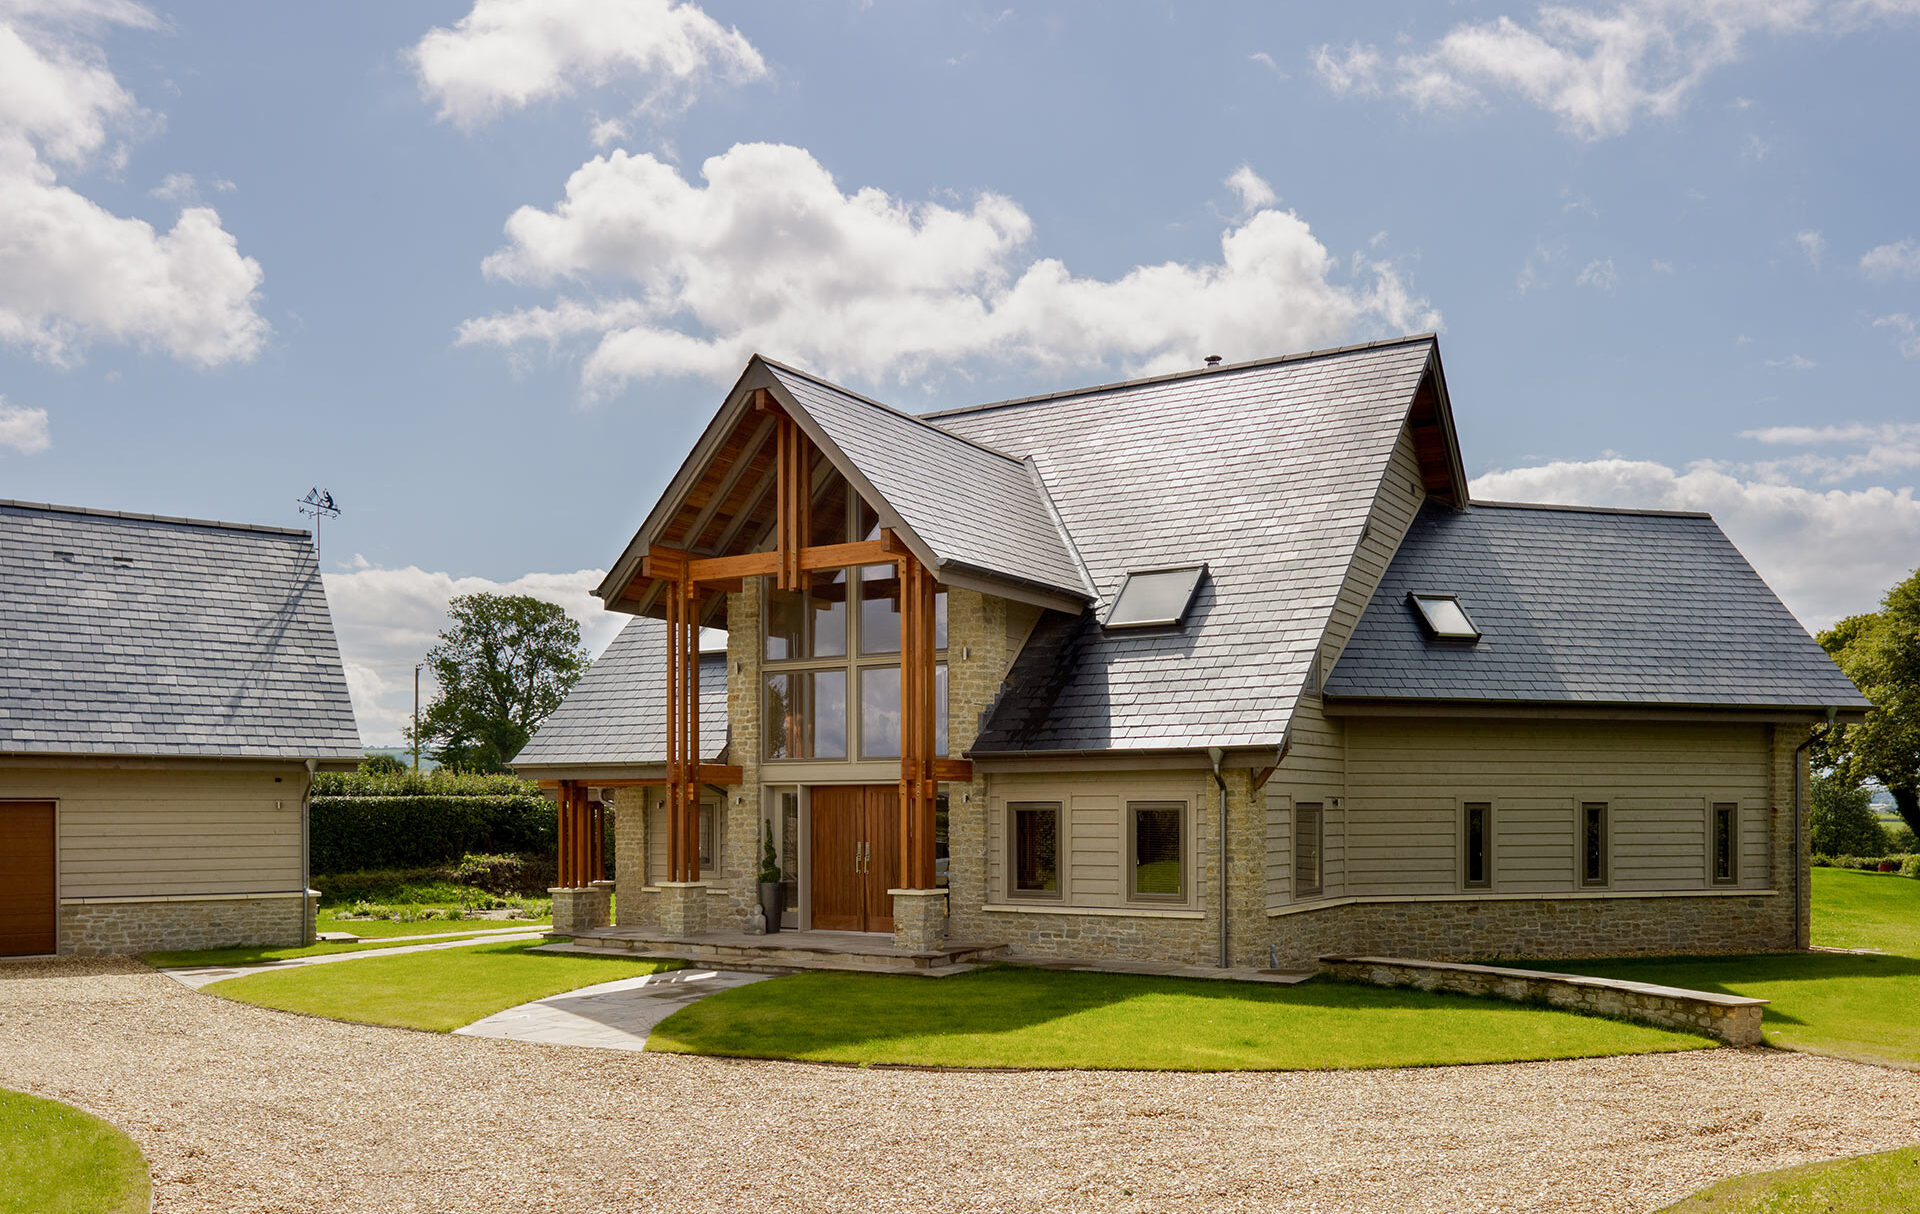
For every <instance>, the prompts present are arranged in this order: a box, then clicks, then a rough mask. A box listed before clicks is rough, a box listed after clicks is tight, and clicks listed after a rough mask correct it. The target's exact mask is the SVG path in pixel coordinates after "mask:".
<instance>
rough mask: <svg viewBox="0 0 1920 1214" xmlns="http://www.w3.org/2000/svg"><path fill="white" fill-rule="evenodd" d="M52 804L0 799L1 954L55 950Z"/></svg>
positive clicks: (4, 955)
mask: <svg viewBox="0 0 1920 1214" xmlns="http://www.w3.org/2000/svg"><path fill="white" fill-rule="evenodd" d="M57 914H58V910H57V908H56V904H55V901H54V888H53V805H52V803H51V802H46V801H0V957H29V956H33V955H35V954H38V953H50V952H52V951H53V948H54V923H55V918H56V916H57Z"/></svg>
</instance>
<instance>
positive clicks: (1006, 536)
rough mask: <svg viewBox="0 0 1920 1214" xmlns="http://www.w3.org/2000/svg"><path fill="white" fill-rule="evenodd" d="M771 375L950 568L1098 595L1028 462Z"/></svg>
mask: <svg viewBox="0 0 1920 1214" xmlns="http://www.w3.org/2000/svg"><path fill="white" fill-rule="evenodd" d="M763 361H764V360H763ZM767 368H768V370H769V371H771V372H772V373H773V376H774V378H775V379H776V380H777V381H779V384H780V386H781V387H782V388H784V389H786V391H787V392H788V393H790V394H791V395H792V397H793V399H794V401H795V403H797V404H798V405H799V406H800V407H801V408H802V409H803V410H805V411H806V414H807V416H808V417H810V418H812V419H813V420H814V421H815V422H817V423H818V424H819V426H820V428H821V429H822V430H823V431H825V433H826V435H827V437H828V438H829V439H830V440H831V441H832V442H833V444H834V446H836V447H838V448H839V449H840V451H841V452H842V453H843V454H844V455H846V457H847V458H848V459H849V460H850V461H852V463H853V464H854V466H855V467H857V468H858V469H859V470H860V472H861V473H862V474H864V475H865V476H866V478H867V479H868V481H870V482H871V483H872V485H873V487H874V488H875V489H876V490H878V491H879V494H880V496H881V497H882V498H884V499H885V500H886V503H887V505H889V506H891V507H893V509H894V510H895V511H896V512H897V513H898V514H899V515H900V518H901V520H902V521H903V522H905V523H906V524H907V526H908V527H909V528H911V529H912V531H913V533H914V534H915V535H918V536H919V537H920V538H921V539H922V540H924V541H926V544H927V546H928V547H929V548H931V549H932V550H933V553H934V555H936V556H937V557H938V558H939V560H940V563H941V564H942V565H943V566H944V565H958V566H961V567H963V568H966V569H970V570H974V571H977V572H985V573H991V574H998V575H1001V576H1004V577H1012V578H1015V579H1017V580H1020V581H1023V582H1030V583H1032V584H1033V585H1036V586H1040V587H1044V588H1046V589H1050V590H1060V591H1064V592H1066V593H1067V594H1070V595H1073V596H1074V597H1076V598H1090V597H1092V594H1093V590H1092V588H1091V587H1089V586H1088V585H1087V581H1086V578H1085V577H1084V576H1083V575H1082V573H1081V570H1080V566H1079V563H1078V562H1077V561H1076V560H1075V558H1074V555H1073V551H1072V548H1071V546H1070V545H1069V544H1068V542H1067V540H1066V537H1065V536H1063V535H1062V534H1061V532H1060V527H1059V525H1058V524H1057V523H1056V522H1055V520H1054V517H1053V512H1052V510H1051V509H1050V508H1049V506H1048V503H1047V499H1046V491H1045V490H1044V489H1043V488H1042V487H1041V485H1040V483H1039V479H1038V478H1037V477H1036V476H1035V475H1034V472H1033V469H1032V468H1030V467H1029V466H1028V465H1027V464H1025V463H1023V462H1022V461H1021V460H1019V459H1016V458H1014V457H1012V456H1010V455H1006V454H1003V453H1001V452H999V451H994V450H991V449H989V448H986V447H982V446H980V445H978V444H976V443H973V442H969V441H967V440H966V439H965V438H962V437H956V436H955V435H953V434H950V433H947V432H946V431H944V430H941V429H939V428H937V427H935V426H933V425H931V424H929V423H928V422H926V421H924V420H922V419H920V418H917V417H913V416H911V415H909V414H905V413H901V412H899V411H898V410H896V409H891V408H888V407H887V406H886V405H882V404H879V403H878V402H876V401H871V400H868V399H866V398H865V397H862V396H856V395H855V394H853V393H851V392H848V391H846V390H845V389H843V388H839V387H836V386H834V385H832V384H829V383H826V382H824V381H822V380H818V379H815V378H813V377H812V376H810V375H807V374H805V373H803V372H800V371H795V370H794V369H792V368H791V367H784V366H781V365H780V364H778V363H774V362H767Z"/></svg>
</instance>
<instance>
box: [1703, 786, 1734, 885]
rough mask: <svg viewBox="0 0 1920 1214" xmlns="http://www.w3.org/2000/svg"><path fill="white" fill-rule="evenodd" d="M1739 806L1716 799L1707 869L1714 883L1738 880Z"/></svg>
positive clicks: (1710, 831)
mask: <svg viewBox="0 0 1920 1214" xmlns="http://www.w3.org/2000/svg"><path fill="white" fill-rule="evenodd" d="M1739 826H1740V807H1739V806H1738V805H1736V804H1734V803H1733V802H1731V801H1716V802H1714V804H1713V818H1712V821H1711V825H1710V829H1709V838H1710V841H1711V843H1712V847H1713V857H1712V858H1713V866H1712V868H1711V869H1710V870H1709V871H1710V872H1711V873H1712V876H1713V883H1714V884H1715V885H1732V884H1734V883H1736V882H1738V881H1739V880H1740V861H1739V859H1738V854H1739V847H1740V830H1739Z"/></svg>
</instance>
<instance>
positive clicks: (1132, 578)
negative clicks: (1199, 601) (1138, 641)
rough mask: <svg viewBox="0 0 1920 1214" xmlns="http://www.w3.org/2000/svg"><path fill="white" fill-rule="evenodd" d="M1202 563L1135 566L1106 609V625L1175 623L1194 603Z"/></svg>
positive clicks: (1203, 569)
mask: <svg viewBox="0 0 1920 1214" xmlns="http://www.w3.org/2000/svg"><path fill="white" fill-rule="evenodd" d="M1206 571H1207V567H1206V566H1205V565H1182V566H1181V567H1179V568H1177V569H1136V570H1134V571H1133V572H1131V573H1129V574H1127V580H1126V582H1125V583H1124V584H1123V585H1122V586H1121V587H1120V594H1119V596H1118V597H1116V598H1115V599H1114V600H1113V607H1112V608H1111V609H1110V610H1108V612H1107V618H1106V621H1105V623H1106V626H1107V627H1108V628H1151V627H1154V626H1155V625H1160V626H1165V625H1168V624H1178V623H1179V622H1180V621H1181V620H1182V619H1184V618H1185V617H1186V614H1187V608H1188V607H1190V606H1192V605H1193V592H1194V591H1195V590H1196V589H1198V588H1199V586H1200V575H1201V574H1203V573H1205V572H1206Z"/></svg>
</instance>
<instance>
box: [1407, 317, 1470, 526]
mask: <svg viewBox="0 0 1920 1214" xmlns="http://www.w3.org/2000/svg"><path fill="white" fill-rule="evenodd" d="M1421 375H1422V376H1423V377H1424V376H1427V375H1431V376H1432V377H1433V395H1434V411H1435V412H1436V413H1437V414H1438V415H1439V417H1440V437H1441V439H1442V440H1443V441H1444V442H1445V443H1446V447H1447V465H1448V468H1447V470H1448V473H1449V475H1450V476H1452V478H1453V495H1454V499H1455V501H1457V502H1458V503H1459V505H1458V507H1457V508H1458V509H1461V510H1465V509H1466V508H1467V505H1468V503H1469V502H1470V501H1471V500H1472V499H1471V498H1470V497H1469V496H1468V493H1467V466H1466V464H1465V463H1464V462H1463V461H1462V459H1461V457H1460V435H1459V433H1458V432H1457V431H1456V430H1455V429H1454V426H1453V399H1452V398H1451V397H1450V396H1448V395H1447V373H1446V370H1445V369H1444V368H1443V367H1442V366H1441V365H1440V343H1439V341H1437V340H1436V341H1435V342H1434V343H1433V347H1432V349H1430V350H1429V351H1428V352H1427V366H1426V369H1425V370H1424V371H1422V372H1421ZM1419 391H1420V390H1419V388H1418V387H1416V388H1415V389H1414V395H1416V396H1418V395H1419Z"/></svg>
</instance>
